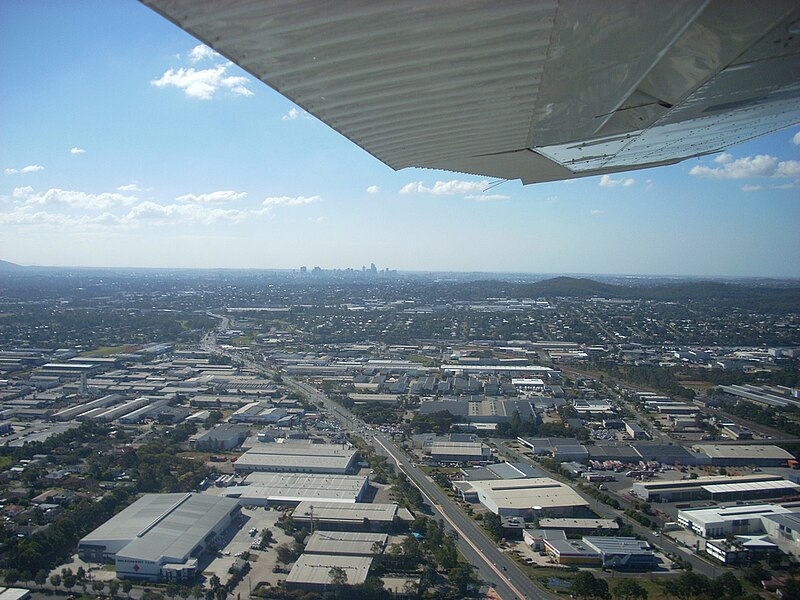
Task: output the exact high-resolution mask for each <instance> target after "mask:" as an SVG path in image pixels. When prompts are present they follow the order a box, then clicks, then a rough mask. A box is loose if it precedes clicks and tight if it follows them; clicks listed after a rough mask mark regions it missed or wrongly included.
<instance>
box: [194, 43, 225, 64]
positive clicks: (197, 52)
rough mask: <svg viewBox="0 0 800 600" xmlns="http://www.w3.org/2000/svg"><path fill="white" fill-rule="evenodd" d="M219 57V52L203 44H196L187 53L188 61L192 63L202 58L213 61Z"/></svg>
mask: <svg viewBox="0 0 800 600" xmlns="http://www.w3.org/2000/svg"><path fill="white" fill-rule="evenodd" d="M218 57H219V52H216V51H215V50H212V49H211V48H209V47H208V46H206V45H205V44H198V45H197V46H195V47H194V48H192V49H191V50H190V51H189V60H191V61H192V62H193V63H196V62H199V61H201V60H203V59H204V58H210V59H215V58H218Z"/></svg>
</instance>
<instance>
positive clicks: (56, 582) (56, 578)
mask: <svg viewBox="0 0 800 600" xmlns="http://www.w3.org/2000/svg"><path fill="white" fill-rule="evenodd" d="M50 585H52V586H53V587H59V586H60V585H61V575H59V574H58V573H56V574H54V575H50Z"/></svg>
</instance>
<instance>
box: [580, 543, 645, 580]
mask: <svg viewBox="0 0 800 600" xmlns="http://www.w3.org/2000/svg"><path fill="white" fill-rule="evenodd" d="M582 541H583V544H584V545H585V546H586V547H587V548H589V549H591V550H594V551H595V552H597V553H598V554H599V555H600V559H601V561H602V563H603V567H604V568H606V569H617V570H621V571H649V570H651V569H654V568H655V567H656V566H657V565H658V558H656V555H655V553H654V552H653V549H652V548H651V547H650V546H649V545H648V543H647V542H645V541H642V540H639V539H636V538H632V537H609V536H594V535H593V536H584V537H583V539H582Z"/></svg>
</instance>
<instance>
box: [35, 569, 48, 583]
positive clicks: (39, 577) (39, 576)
mask: <svg viewBox="0 0 800 600" xmlns="http://www.w3.org/2000/svg"><path fill="white" fill-rule="evenodd" d="M46 581H47V571H45V570H44V569H39V570H38V571H36V575H34V576H33V582H34V583H35V584H36V585H44V583H45V582H46Z"/></svg>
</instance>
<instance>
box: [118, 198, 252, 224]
mask: <svg viewBox="0 0 800 600" xmlns="http://www.w3.org/2000/svg"><path fill="white" fill-rule="evenodd" d="M251 214H255V213H254V212H253V211H246V210H235V209H223V208H209V207H207V206H203V205H201V204H157V203H156V202H150V201H146V202H142V203H141V204H137V205H136V206H134V207H133V208H132V209H131V210H130V212H128V214H127V215H125V216H124V217H122V220H123V221H124V222H126V223H130V224H137V223H139V222H142V221H146V222H149V223H151V224H155V225H165V224H168V223H175V222H194V223H200V224H202V225H214V224H215V223H218V222H228V223H241V222H242V221H244V220H245V219H246V218H247V217H248V216H250V215H251Z"/></svg>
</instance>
